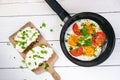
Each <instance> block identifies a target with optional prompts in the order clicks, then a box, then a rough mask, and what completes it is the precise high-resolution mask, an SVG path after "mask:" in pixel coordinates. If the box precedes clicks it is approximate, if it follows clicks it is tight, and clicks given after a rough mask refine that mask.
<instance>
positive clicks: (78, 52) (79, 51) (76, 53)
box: [70, 47, 83, 57]
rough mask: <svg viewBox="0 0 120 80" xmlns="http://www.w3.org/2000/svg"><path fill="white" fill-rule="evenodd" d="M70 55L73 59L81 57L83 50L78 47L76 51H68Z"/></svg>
mask: <svg viewBox="0 0 120 80" xmlns="http://www.w3.org/2000/svg"><path fill="white" fill-rule="evenodd" d="M70 53H71V54H72V55H73V56H75V57H78V56H81V55H82V53H83V48H82V47H79V48H77V49H73V50H70Z"/></svg>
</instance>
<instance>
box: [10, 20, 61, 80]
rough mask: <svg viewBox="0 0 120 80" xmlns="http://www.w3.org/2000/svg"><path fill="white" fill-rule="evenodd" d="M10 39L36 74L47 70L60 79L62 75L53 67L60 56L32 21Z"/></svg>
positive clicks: (56, 79)
mask: <svg viewBox="0 0 120 80" xmlns="http://www.w3.org/2000/svg"><path fill="white" fill-rule="evenodd" d="M9 39H10V42H11V43H12V44H13V46H15V48H16V49H17V51H18V52H19V53H20V55H21V56H22V57H23V58H24V60H25V63H26V65H27V67H28V68H29V69H30V70H32V71H33V72H34V73H36V74H40V73H42V72H44V71H46V70H47V71H48V72H49V73H51V75H52V76H53V78H54V79H55V80H60V76H59V75H58V74H57V72H56V71H55V70H54V69H53V65H54V62H55V61H56V60H57V58H58V56H57V54H56V53H55V51H54V50H53V49H52V48H51V46H50V45H49V44H48V43H47V41H46V40H45V39H44V37H43V36H42V35H41V34H40V32H39V30H38V29H37V28H35V26H34V25H33V24H32V23H31V22H28V23H27V24H25V25H24V26H23V27H22V28H21V29H20V30H18V31H17V32H16V33H14V34H13V35H12V36H10V38H9Z"/></svg>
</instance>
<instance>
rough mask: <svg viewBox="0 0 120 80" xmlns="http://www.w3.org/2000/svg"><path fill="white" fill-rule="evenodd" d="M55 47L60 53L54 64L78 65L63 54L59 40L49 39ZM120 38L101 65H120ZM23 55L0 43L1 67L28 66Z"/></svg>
mask: <svg viewBox="0 0 120 80" xmlns="http://www.w3.org/2000/svg"><path fill="white" fill-rule="evenodd" d="M48 43H49V44H51V45H52V47H53V49H54V50H55V52H56V53H57V55H58V57H59V58H58V60H57V61H56V63H55V65H54V66H77V65H75V64H73V63H72V62H70V61H69V60H68V59H67V58H66V57H65V55H64V54H63V52H62V50H61V47H60V43H59V41H49V42H48ZM119 44H120V39H117V41H116V46H115V49H114V51H113V53H112V55H111V56H110V57H109V58H108V59H107V60H106V61H105V62H104V63H102V64H100V65H99V66H119V65H120V54H119V52H120V49H119ZM21 61H22V57H21V56H20V55H19V53H18V52H17V51H16V50H15V49H14V48H13V47H12V46H9V45H7V43H0V63H1V64H0V68H14V67H20V66H23V67H26V65H25V64H23V63H22V62H21Z"/></svg>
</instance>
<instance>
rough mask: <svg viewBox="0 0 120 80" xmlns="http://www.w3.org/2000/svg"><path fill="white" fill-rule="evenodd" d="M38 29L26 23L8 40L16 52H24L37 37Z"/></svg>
mask: <svg viewBox="0 0 120 80" xmlns="http://www.w3.org/2000/svg"><path fill="white" fill-rule="evenodd" d="M39 35H40V34H39V31H38V30H37V29H36V28H34V27H33V25H32V24H26V25H25V26H23V27H22V28H21V29H20V30H19V31H17V32H16V33H14V34H13V35H12V36H10V41H11V42H12V43H13V45H14V47H15V48H16V49H17V51H18V52H21V53H22V52H24V51H25V50H26V49H27V48H28V47H30V46H31V45H32V44H33V43H34V42H36V40H37V39H38V37H39Z"/></svg>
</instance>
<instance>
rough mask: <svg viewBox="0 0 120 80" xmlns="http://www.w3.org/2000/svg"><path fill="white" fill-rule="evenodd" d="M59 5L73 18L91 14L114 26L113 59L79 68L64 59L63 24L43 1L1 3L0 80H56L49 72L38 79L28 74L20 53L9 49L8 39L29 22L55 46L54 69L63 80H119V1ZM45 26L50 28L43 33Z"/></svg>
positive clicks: (75, 0) (67, 1)
mask: <svg viewBox="0 0 120 80" xmlns="http://www.w3.org/2000/svg"><path fill="white" fill-rule="evenodd" d="M58 1H59V3H60V4H61V5H62V6H63V7H64V8H65V9H66V10H67V11H68V12H70V13H71V14H75V13H80V12H85V11H90V12H96V13H99V14H100V15H102V16H104V17H105V18H106V19H107V20H108V21H109V22H110V23H111V24H112V26H113V28H114V31H115V35H116V45H115V49H114V51H113V53H112V55H111V56H110V57H109V58H108V59H107V60H106V61H105V62H103V63H102V64H100V65H98V66H95V67H81V66H77V65H75V64H73V63H72V62H70V61H69V60H68V59H67V58H66V57H65V55H64V54H63V52H62V50H61V47H60V43H59V36H60V31H61V27H60V24H64V23H63V22H62V21H61V20H60V19H59V17H58V16H57V15H56V14H55V13H54V11H52V9H51V8H50V7H49V6H48V5H47V4H46V3H45V2H44V1H42V0H0V80H53V78H52V77H51V75H50V74H49V73H47V72H44V73H42V74H40V75H35V74H34V73H32V72H31V71H29V70H28V69H27V68H26V66H25V64H23V63H22V62H21V60H22V57H21V56H20V55H19V53H18V52H17V51H16V50H15V49H14V48H13V47H12V46H10V45H8V42H9V40H8V37H9V36H10V35H11V34H13V33H14V32H15V31H16V30H18V29H19V28H20V27H21V26H23V25H24V24H25V23H27V22H28V21H31V22H32V23H33V24H34V25H35V26H36V27H37V28H38V29H39V30H40V31H41V33H42V35H43V36H44V37H45V39H47V41H48V43H49V44H53V45H52V47H53V48H54V50H55V51H56V52H57V55H58V56H59V59H58V60H57V62H56V63H55V65H54V68H55V70H56V71H57V72H58V73H59V75H60V76H61V80H120V76H119V74H120V0H58ZM42 22H45V23H46V25H47V26H46V28H43V29H40V25H41V24H42ZM50 29H53V32H50ZM20 66H23V67H24V68H23V69H21V68H20Z"/></svg>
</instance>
